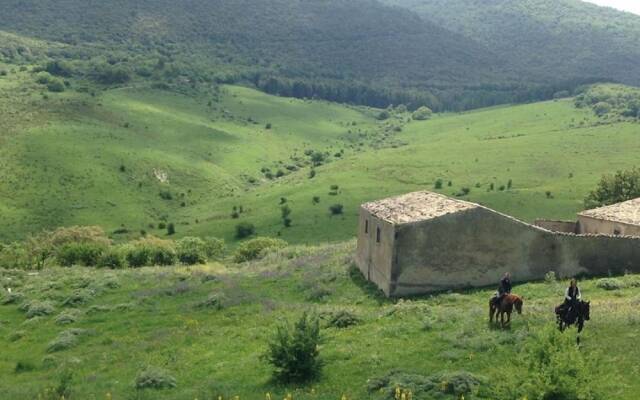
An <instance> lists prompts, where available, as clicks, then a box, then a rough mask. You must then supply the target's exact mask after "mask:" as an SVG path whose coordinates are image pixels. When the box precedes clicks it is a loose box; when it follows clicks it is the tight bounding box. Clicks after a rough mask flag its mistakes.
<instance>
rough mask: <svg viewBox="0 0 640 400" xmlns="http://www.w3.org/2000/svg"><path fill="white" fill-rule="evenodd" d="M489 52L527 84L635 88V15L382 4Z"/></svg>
mask: <svg viewBox="0 0 640 400" xmlns="http://www.w3.org/2000/svg"><path fill="white" fill-rule="evenodd" d="M384 2H385V3H387V4H391V5H396V6H400V7H402V8H404V9H409V10H412V11H415V12H416V13H418V14H419V15H420V16H421V17H423V18H424V19H425V20H426V21H427V23H429V24H431V23H436V24H438V25H440V26H443V27H446V28H447V29H450V30H452V31H454V32H456V33H459V34H461V35H463V36H464V37H466V38H469V39H470V40H474V41H477V42H478V43H479V44H481V45H483V46H485V47H487V48H490V49H491V50H492V51H493V53H494V54H495V55H496V56H497V57H499V60H500V63H501V64H502V65H503V66H504V67H505V68H506V72H507V74H508V73H512V72H520V73H524V74H525V75H526V76H527V77H528V79H531V80H533V81H545V80H550V79H553V77H565V78H567V77H571V78H576V79H585V78H592V77H602V78H606V79H609V80H614V81H619V82H622V83H626V84H631V85H638V84H640V69H639V68H638V65H639V64H638V61H639V60H640V46H638V42H639V41H640V17H639V16H637V15H634V14H631V13H624V12H621V11H617V10H614V9H612V8H603V7H598V6H596V5H593V4H590V3H587V2H584V1H580V0H519V1H513V0H384Z"/></svg>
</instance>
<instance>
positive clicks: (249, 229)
mask: <svg viewBox="0 0 640 400" xmlns="http://www.w3.org/2000/svg"><path fill="white" fill-rule="evenodd" d="M255 233H256V227H255V226H254V225H253V224H252V223H249V222H241V223H239V224H238V225H236V238H237V239H246V238H248V237H249V236H253V235H255Z"/></svg>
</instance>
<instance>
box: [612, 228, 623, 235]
mask: <svg viewBox="0 0 640 400" xmlns="http://www.w3.org/2000/svg"><path fill="white" fill-rule="evenodd" d="M621 233H622V232H620V229H614V230H613V234H614V235H616V236H619V235H620V234H621Z"/></svg>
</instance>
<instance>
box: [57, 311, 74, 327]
mask: <svg viewBox="0 0 640 400" xmlns="http://www.w3.org/2000/svg"><path fill="white" fill-rule="evenodd" d="M79 316H80V312H79V311H77V310H69V311H63V312H61V313H60V314H59V315H58V316H57V317H56V319H55V323H56V324H58V325H68V324H72V323H74V322H76V321H77V320H78V317H79Z"/></svg>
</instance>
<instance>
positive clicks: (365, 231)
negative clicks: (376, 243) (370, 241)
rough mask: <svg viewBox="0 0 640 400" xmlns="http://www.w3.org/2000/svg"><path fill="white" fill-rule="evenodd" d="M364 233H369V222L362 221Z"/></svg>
mask: <svg viewBox="0 0 640 400" xmlns="http://www.w3.org/2000/svg"><path fill="white" fill-rule="evenodd" d="M364 233H369V220H367V221H364Z"/></svg>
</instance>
